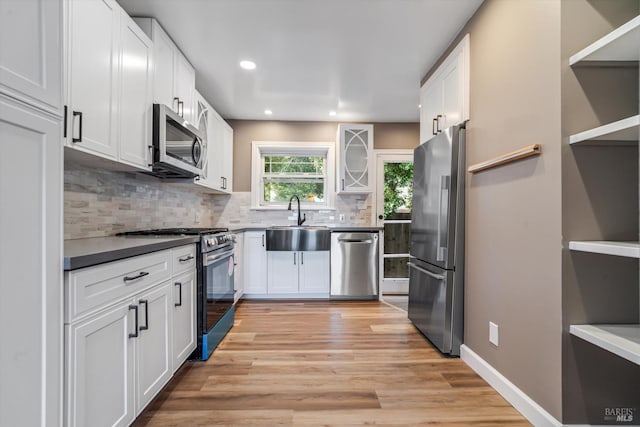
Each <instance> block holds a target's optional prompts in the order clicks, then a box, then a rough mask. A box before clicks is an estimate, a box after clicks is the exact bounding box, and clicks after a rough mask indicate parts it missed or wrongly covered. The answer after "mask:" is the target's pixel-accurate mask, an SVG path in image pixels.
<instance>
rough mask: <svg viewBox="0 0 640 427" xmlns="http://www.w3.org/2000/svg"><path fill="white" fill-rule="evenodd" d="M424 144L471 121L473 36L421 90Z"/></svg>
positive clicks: (455, 49) (437, 70)
mask: <svg viewBox="0 0 640 427" xmlns="http://www.w3.org/2000/svg"><path fill="white" fill-rule="evenodd" d="M420 105H421V111H420V142H425V141H427V140H429V139H430V138H431V137H432V136H433V135H437V134H438V133H440V132H442V131H443V130H444V129H446V128H448V127H450V126H453V125H456V124H458V123H461V122H464V121H465V120H468V119H469V35H468V34H467V35H466V36H465V37H464V38H463V39H462V41H460V43H459V44H458V45H457V46H456V47H455V48H454V49H453V51H452V52H451V53H450V54H449V56H447V58H446V59H445V60H444V61H443V62H442V64H441V65H440V66H439V67H438V68H437V69H436V71H435V72H434V73H433V74H432V75H431V77H429V79H428V80H427V81H426V82H425V84H424V85H423V86H422V87H421V88H420Z"/></svg>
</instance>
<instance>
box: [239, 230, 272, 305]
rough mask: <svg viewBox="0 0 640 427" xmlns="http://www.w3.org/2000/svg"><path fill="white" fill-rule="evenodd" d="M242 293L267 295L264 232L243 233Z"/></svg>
mask: <svg viewBox="0 0 640 427" xmlns="http://www.w3.org/2000/svg"><path fill="white" fill-rule="evenodd" d="M244 259H245V260H246V261H245V263H244V279H245V280H244V292H245V293H246V294H266V293H267V250H266V248H265V232H264V231H246V232H245V233H244Z"/></svg>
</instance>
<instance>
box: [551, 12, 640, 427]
mask: <svg viewBox="0 0 640 427" xmlns="http://www.w3.org/2000/svg"><path fill="white" fill-rule="evenodd" d="M639 4H640V2H639V1H638V0H616V1H610V0H563V1H562V70H561V73H562V130H563V132H562V134H563V135H562V136H563V138H562V144H563V147H562V203H563V206H562V232H563V248H564V249H563V256H562V283H563V299H562V327H563V368H562V374H563V375H562V379H563V415H564V422H565V423H580V424H602V423H605V420H604V409H605V408H617V407H634V408H638V409H640V368H638V366H637V365H634V364H632V363H631V362H627V361H625V360H624V359H621V358H619V357H617V356H614V355H611V354H609V353H607V352H606V351H604V350H601V349H599V348H598V347H595V346H593V345H591V344H588V343H586V342H585V341H583V340H581V339H579V338H575V337H572V336H571V335H569V333H568V329H569V325H571V324H584V323H638V321H639V314H638V308H639V307H638V306H639V305H640V298H639V296H638V290H639V287H640V285H639V284H638V260H636V259H629V258H622V257H613V256H604V255H594V254H587V253H581V252H572V251H569V250H568V249H567V248H568V242H569V241H571V240H637V239H638V146H637V144H634V145H633V146H626V147H625V146H620V145H616V144H614V146H611V144H607V145H600V146H588V145H577V146H570V145H569V142H568V136H569V135H570V134H573V133H576V132H579V131H582V130H585V129H589V128H592V127H595V126H599V125H602V124H605V123H609V122H612V121H615V120H620V119H622V118H626V117H629V116H631V115H634V114H637V113H638V69H637V68H619V67H618V68H612V67H604V68H603V67H579V68H576V67H574V68H571V67H569V65H568V61H569V57H570V56H571V55H572V54H574V53H576V52H578V51H579V50H581V49H582V48H583V47H585V46H587V45H589V44H590V43H592V42H593V41H595V40H597V39H598V38H600V37H601V36H603V35H604V34H606V33H608V32H609V31H611V30H612V29H613V28H616V27H618V26H620V25H622V24H623V23H625V22H627V21H628V20H630V19H632V18H633V17H635V16H637V15H638V12H639V10H640V8H639ZM638 415H640V414H639V413H638V412H636V416H638ZM607 424H610V423H607Z"/></svg>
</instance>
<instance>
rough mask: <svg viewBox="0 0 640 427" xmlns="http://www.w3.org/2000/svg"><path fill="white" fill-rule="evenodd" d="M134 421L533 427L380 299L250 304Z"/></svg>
mask: <svg viewBox="0 0 640 427" xmlns="http://www.w3.org/2000/svg"><path fill="white" fill-rule="evenodd" d="M135 425H137V426H213V425H228V426H246V425H253V426H333V425H335V426H338V425H339V426H345V425H350V426H360V425H384V426H424V425H438V426H445V425H446V426H460V427H462V426H495V425H501V426H524V425H530V424H529V423H527V422H526V420H525V419H524V418H523V417H522V416H521V415H520V414H519V413H518V412H517V411H516V410H515V409H513V408H512V407H511V406H510V405H509V404H508V403H507V402H506V401H505V400H504V399H503V398H502V397H501V396H500V395H499V394H498V393H497V392H495V391H494V390H493V389H492V388H491V387H489V386H488V385H487V383H485V382H484V381H483V380H482V379H481V378H480V377H478V376H477V375H476V374H475V373H474V372H473V371H472V370H471V369H469V368H468V367H467V366H466V365H465V364H464V363H463V362H462V361H461V360H460V359H457V358H446V357H443V356H442V355H440V353H438V352H437V351H436V350H435V349H434V348H433V347H432V346H431V344H429V343H428V342H427V341H426V340H425V339H424V338H423V337H422V336H421V335H420V334H419V333H418V332H417V331H416V330H415V329H414V327H413V326H412V325H411V323H410V322H409V321H408V320H407V317H406V313H405V312H403V311H402V310H399V309H397V308H394V307H391V306H389V305H387V304H384V303H380V302H377V301H376V302H327V301H324V302H308V301H307V302H271V301H266V302H264V301H244V302H242V303H241V304H240V305H239V307H238V310H237V312H236V323H235V326H234V327H233V329H232V331H231V332H230V333H229V334H228V335H227V336H226V338H225V339H224V341H223V342H222V343H221V345H220V346H219V348H218V349H217V350H216V351H215V352H214V353H213V355H212V357H211V358H210V359H209V360H208V361H207V362H205V363H202V362H195V363H188V364H187V365H185V367H183V368H182V370H181V371H180V372H179V373H178V375H177V377H176V378H175V379H174V380H173V381H172V382H171V383H170V384H169V385H168V387H167V388H166V389H165V390H164V391H163V392H162V393H161V394H160V395H159V396H158V397H157V398H156V400H155V401H154V402H152V403H151V404H150V406H149V408H148V409H147V410H146V411H145V412H143V413H142V414H141V415H140V417H139V418H138V420H137V422H136V424H135Z"/></svg>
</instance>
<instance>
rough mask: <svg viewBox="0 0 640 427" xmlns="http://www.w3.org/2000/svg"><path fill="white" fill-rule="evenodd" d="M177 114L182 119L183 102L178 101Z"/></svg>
mask: <svg viewBox="0 0 640 427" xmlns="http://www.w3.org/2000/svg"><path fill="white" fill-rule="evenodd" d="M178 114H180V117H182V118H183V119H184V102H182V101H178Z"/></svg>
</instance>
